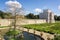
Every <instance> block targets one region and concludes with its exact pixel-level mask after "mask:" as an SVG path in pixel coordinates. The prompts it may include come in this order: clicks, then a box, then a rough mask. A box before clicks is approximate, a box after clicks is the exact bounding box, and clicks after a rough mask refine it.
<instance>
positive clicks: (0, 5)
mask: <svg viewBox="0 0 60 40" xmlns="http://www.w3.org/2000/svg"><path fill="white" fill-rule="evenodd" d="M7 1H9V0H0V10H2V11H6V10H5V9H6V4H5V2H7ZM17 1H18V2H19V3H21V5H22V8H23V9H24V10H25V13H26V14H28V13H30V12H31V13H33V14H39V12H42V11H43V9H50V10H52V11H53V12H54V14H55V15H60V0H17Z"/></svg>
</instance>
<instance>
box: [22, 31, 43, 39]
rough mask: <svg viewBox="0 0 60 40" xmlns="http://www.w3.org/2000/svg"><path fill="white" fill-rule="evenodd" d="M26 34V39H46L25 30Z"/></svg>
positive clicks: (24, 33)
mask: <svg viewBox="0 0 60 40" xmlns="http://www.w3.org/2000/svg"><path fill="white" fill-rule="evenodd" d="M23 35H24V40H44V39H43V38H41V37H40V36H37V35H34V34H31V33H28V32H23Z"/></svg>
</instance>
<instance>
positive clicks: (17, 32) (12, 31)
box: [6, 30, 20, 36]
mask: <svg viewBox="0 0 60 40" xmlns="http://www.w3.org/2000/svg"><path fill="white" fill-rule="evenodd" d="M19 33H20V31H18V30H11V31H9V32H7V33H6V35H7V36H13V35H17V34H19Z"/></svg>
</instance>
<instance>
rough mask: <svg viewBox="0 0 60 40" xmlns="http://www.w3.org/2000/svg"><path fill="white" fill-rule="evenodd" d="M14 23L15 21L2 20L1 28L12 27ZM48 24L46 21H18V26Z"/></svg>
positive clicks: (0, 21)
mask: <svg viewBox="0 0 60 40" xmlns="http://www.w3.org/2000/svg"><path fill="white" fill-rule="evenodd" d="M13 22H14V20H13V19H0V25H1V26H8V25H12V24H13ZM41 23H46V20H45V19H19V20H17V22H16V24H17V25H26V24H41Z"/></svg>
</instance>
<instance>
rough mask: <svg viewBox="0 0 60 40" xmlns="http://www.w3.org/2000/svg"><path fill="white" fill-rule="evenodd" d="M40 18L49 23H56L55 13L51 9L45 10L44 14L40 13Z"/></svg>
mask: <svg viewBox="0 0 60 40" xmlns="http://www.w3.org/2000/svg"><path fill="white" fill-rule="evenodd" d="M39 18H40V19H46V22H47V23H54V22H55V20H54V13H53V12H52V11H51V10H49V9H46V10H43V13H40V15H39Z"/></svg>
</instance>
